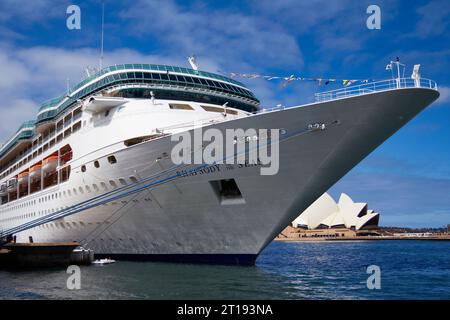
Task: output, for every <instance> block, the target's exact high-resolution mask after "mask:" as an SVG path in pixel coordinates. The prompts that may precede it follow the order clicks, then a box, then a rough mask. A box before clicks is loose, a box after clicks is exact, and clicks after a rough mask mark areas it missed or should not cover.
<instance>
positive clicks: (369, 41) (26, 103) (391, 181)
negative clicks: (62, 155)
mask: <svg viewBox="0 0 450 320" xmlns="http://www.w3.org/2000/svg"><path fill="white" fill-rule="evenodd" d="M71 4H74V5H78V6H79V7H80V9H81V29H79V30H69V29H68V28H67V26H66V20H67V18H68V17H69V16H70V15H69V14H67V13H66V10H67V7H68V6H69V5H71ZM105 4H106V9H105V13H106V14H105V46H104V48H105V58H104V63H103V64H104V65H105V66H106V65H110V64H115V63H154V64H170V65H181V66H186V67H187V66H188V64H187V61H186V57H187V56H189V55H191V54H195V55H196V56H197V60H198V63H199V65H200V69H202V70H206V71H211V72H218V71H228V72H240V73H259V74H267V75H275V76H289V75H291V74H294V75H296V76H302V77H316V78H338V79H386V78H389V77H390V76H391V74H390V72H389V73H388V72H387V71H386V70H385V66H386V64H387V63H388V62H389V61H390V60H393V59H395V58H396V57H400V59H401V61H402V62H403V63H405V64H406V65H407V68H406V73H405V74H406V75H410V74H411V70H412V66H413V65H414V64H417V63H420V64H421V74H422V76H423V77H425V78H430V79H433V80H435V81H437V83H438V86H439V91H440V93H441V97H440V98H439V100H438V101H436V102H435V103H434V104H433V105H432V106H430V107H428V108H427V109H426V110H425V111H423V112H422V113H420V114H419V115H418V116H417V117H416V118H415V119H413V120H412V121H411V122H410V123H408V124H407V125H406V126H405V127H404V128H402V129H401V130H400V131H399V132H397V133H396V134H395V135H394V136H393V137H391V138H390V139H389V140H388V141H386V142H385V143H384V144H383V145H381V146H380V147H379V148H378V149H376V150H375V151H374V152H373V153H372V154H371V155H369V156H368V157H367V158H366V159H365V160H363V161H362V162H361V163H360V164H359V165H358V166H357V167H355V168H354V169H353V170H351V171H350V172H349V173H348V174H347V175H346V176H345V177H343V178H342V179H341V180H340V181H339V182H338V183H337V184H336V185H334V186H333V187H332V188H331V189H330V193H331V194H332V196H333V197H335V198H337V197H338V196H339V195H340V193H341V192H345V193H347V194H348V195H350V197H352V198H353V199H354V200H355V201H359V202H367V203H368V204H369V208H371V209H374V210H375V211H377V212H380V214H381V219H380V220H381V221H380V224H381V225H384V226H405V227H443V226H446V225H447V224H450V143H449V142H450V77H449V72H450V32H449V31H450V2H449V1H448V0H436V1H400V0H399V1H396V0H391V1H373V0H371V1H350V0H348V1H347V0H340V1H330V0H308V1H301V0H277V1H273V0H249V1H243V0H236V1H235V0H227V1H219V0H215V1H206V0H205V1H175V0H164V1H156V0H135V1H119V0H105ZM371 4H376V5H378V6H379V7H380V9H381V29H375V30H370V29H368V28H367V26H366V20H367V18H368V17H369V14H367V13H366V9H367V7H368V6H369V5H371ZM100 30H101V1H100V0H72V1H65V0H33V1H27V0H0V96H1V97H2V99H1V101H0V119H1V126H0V141H5V140H6V139H8V138H9V137H10V136H11V135H12V134H13V133H14V132H15V131H16V130H17V128H18V126H19V125H20V123H22V122H23V121H25V120H29V119H34V118H35V116H36V113H37V110H38V108H39V104H40V103H42V102H43V101H44V100H47V99H49V98H53V97H56V96H59V95H61V94H62V93H63V92H64V91H65V90H66V87H67V83H69V84H70V85H75V84H76V83H77V82H78V81H80V80H81V79H82V78H83V76H84V70H85V68H86V67H88V66H91V67H96V66H98V64H99V56H100V38H101V36H100ZM239 80H241V81H242V82H244V83H245V84H246V85H247V86H248V87H249V88H250V89H251V90H252V91H253V92H254V93H255V94H256V96H257V97H258V98H259V99H260V100H261V103H262V106H264V107H273V106H275V105H277V104H283V105H285V106H294V105H299V104H302V103H306V102H312V101H313V99H314V92H317V91H323V90H328V89H335V88H337V87H339V85H338V84H333V85H332V86H327V87H326V88H324V87H325V86H324V85H322V86H319V85H318V84H317V83H312V82H301V81H297V82H293V83H291V84H290V85H289V86H287V87H286V88H283V86H282V85H281V84H280V82H276V81H266V80H262V79H253V80H250V79H248V80H247V79H239Z"/></svg>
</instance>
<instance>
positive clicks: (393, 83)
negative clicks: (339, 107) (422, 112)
mask: <svg viewBox="0 0 450 320" xmlns="http://www.w3.org/2000/svg"><path fill="white" fill-rule="evenodd" d="M402 88H429V89H434V90H437V84H436V82H435V81H433V80H430V79H424V78H421V79H419V80H415V79H411V78H400V79H398V78H396V79H389V80H381V81H375V82H370V83H364V84H360V85H354V86H348V87H345V88H341V89H336V90H331V91H326V92H319V93H316V94H315V98H316V101H317V102H322V101H329V100H335V99H341V98H345V97H350V96H358V95H362V94H368V93H373V92H378V91H386V90H393V89H402Z"/></svg>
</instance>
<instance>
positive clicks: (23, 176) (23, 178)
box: [17, 171, 29, 184]
mask: <svg viewBox="0 0 450 320" xmlns="http://www.w3.org/2000/svg"><path fill="white" fill-rule="evenodd" d="M28 176H29V173H28V171H24V172H22V173H19V175H18V176H17V180H18V182H19V184H25V183H28Z"/></svg>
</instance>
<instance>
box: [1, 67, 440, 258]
mask: <svg viewBox="0 0 450 320" xmlns="http://www.w3.org/2000/svg"><path fill="white" fill-rule="evenodd" d="M438 97H439V92H438V90H437V85H436V83H435V82H434V81H432V80H427V79H409V78H395V79H388V80H385V81H378V82H371V83H365V84H363V85H359V86H355V85H354V86H350V87H345V88H342V89H338V90H334V91H329V92H321V93H318V94H316V96H315V102H313V103H309V104H305V105H299V106H292V107H289V108H286V107H277V108H274V109H263V108H261V107H260V102H259V100H258V99H257V98H256V97H255V95H254V94H253V93H252V92H251V90H249V88H247V87H246V86H245V85H244V84H242V83H240V82H238V81H236V80H235V79H234V78H228V77H225V76H223V75H219V74H214V73H210V72H205V71H199V70H195V69H191V68H183V67H176V66H165V65H152V64H123V65H113V66H110V67H107V68H104V69H102V70H100V71H98V72H96V73H95V74H94V75H91V76H90V77H87V78H86V79H84V80H83V81H82V82H80V83H78V84H77V85H76V86H74V87H72V88H70V90H68V92H67V93H66V94H64V95H62V96H60V97H58V98H55V99H52V100H49V101H47V102H45V103H43V104H42V106H41V107H40V109H39V111H38V113H37V117H36V118H35V119H34V120H31V121H27V122H24V124H23V125H22V126H21V127H20V128H19V129H18V130H17V132H16V133H15V134H14V135H13V136H12V137H11V138H10V139H9V140H8V141H6V143H4V144H3V145H2V147H1V149H0V172H1V173H0V187H1V188H0V197H1V205H0V238H2V239H3V240H7V239H12V238H15V239H16V241H17V242H28V241H34V242H43V243H45V242H63V241H77V242H79V243H80V244H82V245H83V246H85V247H87V248H90V249H93V250H94V252H95V254H96V256H99V257H101V256H107V257H113V258H118V259H143V260H165V261H179V262H182V261H183V262H184V261H186V262H206V263H224V264H242V265H252V264H254V263H255V260H256V258H257V257H258V255H259V254H260V253H261V251H262V250H263V249H264V248H265V247H266V246H267V245H268V244H269V243H270V242H271V241H272V240H273V239H274V238H275V237H276V236H277V235H278V234H279V233H280V232H281V231H282V230H283V229H284V228H285V227H286V226H287V225H288V224H289V223H290V222H291V221H292V220H293V219H295V218H296V217H297V216H298V214H299V212H302V211H304V210H305V209H306V208H307V207H308V206H309V205H310V204H311V203H313V202H314V201H315V200H316V199H317V198H319V196H321V195H322V194H323V193H324V192H325V191H327V190H328V189H329V188H330V187H331V186H332V185H333V184H334V183H336V182H337V181H338V180H339V179H340V178H342V177H343V176H344V175H345V174H346V173H347V172H348V171H349V170H350V169H351V168H353V167H354V166H355V165H356V164H358V163H359V162H360V161H361V160H362V159H364V158H365V157H366V156H367V155H368V154H369V153H370V152H372V151H373V150H374V149H375V148H377V147H378V146H379V145H380V144H381V143H383V142H384V141H385V140H386V139H387V138H389V137H390V136H391V135H393V134H394V133H395V132H396V131H397V130H399V129H400V128H401V127H402V126H403V125H405V124H406V123H407V122H408V121H410V120H411V119H412V118H413V117H414V116H416V115H417V114H418V113H419V112H420V111H422V110H423V109H424V108H426V107H427V106H428V105H430V104H431V103H432V102H433V101H434V100H436V99H437V98H438ZM3 121H5V120H3ZM199 123H200V126H201V127H202V128H215V129H218V130H220V132H225V130H227V129H237V128H239V129H243V130H247V129H251V128H253V129H256V130H258V129H277V130H279V132H280V138H279V142H278V149H279V170H278V173H277V174H274V175H262V174H261V172H260V169H261V164H259V163H250V162H248V163H245V164H229V163H228V162H226V163H221V162H217V163H214V164H212V165H198V164H175V163H174V162H173V161H172V159H171V150H172V149H173V147H174V146H175V145H176V142H175V141H172V140H173V139H171V137H172V136H173V135H174V134H177V133H180V132H190V133H192V132H193V131H194V130H197V129H198V127H199ZM244 143H245V142H244ZM245 150H246V152H249V150H248V148H246V149H245ZM236 152H237V151H236ZM236 156H237V155H236Z"/></svg>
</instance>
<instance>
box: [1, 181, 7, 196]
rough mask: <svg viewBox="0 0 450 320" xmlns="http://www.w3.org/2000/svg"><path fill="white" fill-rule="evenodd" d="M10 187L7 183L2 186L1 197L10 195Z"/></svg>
mask: <svg viewBox="0 0 450 320" xmlns="http://www.w3.org/2000/svg"><path fill="white" fill-rule="evenodd" d="M7 189H8V185H7V184H6V183H3V184H2V185H1V186H0V197H3V196H6V195H7V194H8V190H7Z"/></svg>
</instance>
